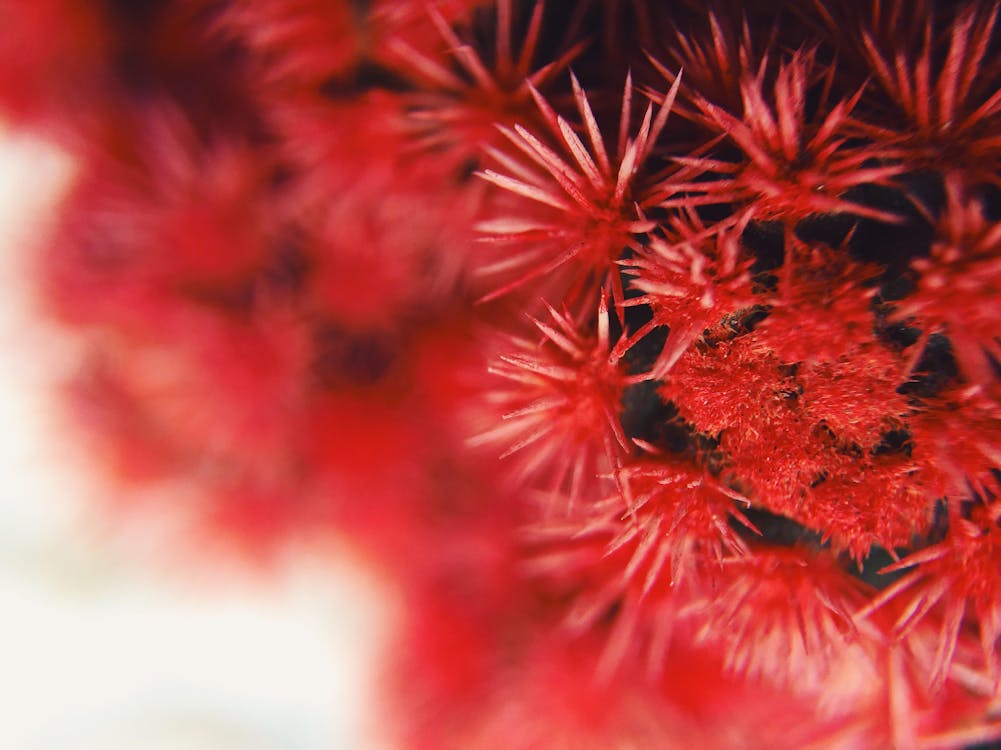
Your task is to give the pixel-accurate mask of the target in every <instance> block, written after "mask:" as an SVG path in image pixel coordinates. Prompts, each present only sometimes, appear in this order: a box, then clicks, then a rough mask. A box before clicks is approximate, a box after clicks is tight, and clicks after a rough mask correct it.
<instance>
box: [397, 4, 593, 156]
mask: <svg viewBox="0 0 1001 750" xmlns="http://www.w3.org/2000/svg"><path fill="white" fill-rule="evenodd" d="M428 7H429V10H428V13H429V17H430V19H431V20H432V21H433V23H434V25H435V28H436V29H437V31H438V33H439V34H440V35H441V38H442V42H443V44H444V45H445V47H444V54H442V55H437V56H434V57H430V56H427V55H424V54H422V53H421V52H420V51H418V50H416V49H414V48H413V47H411V46H409V45H408V44H406V43H404V42H402V41H398V42H397V43H396V44H395V45H393V46H392V47H391V49H392V52H393V54H394V55H395V56H396V58H397V60H398V61H397V66H398V68H399V70H400V72H401V74H402V75H405V76H407V77H409V78H412V79H414V80H415V81H416V83H417V84H418V85H419V86H420V87H421V91H420V92H418V93H417V94H416V95H415V96H414V97H413V102H412V104H411V107H412V112H411V119H412V121H413V124H414V126H415V127H416V128H417V129H418V131H419V133H420V143H421V147H422V148H424V149H427V150H439V151H441V150H444V151H451V152H455V154H454V157H453V158H455V159H456V160H457V161H458V162H462V161H464V160H465V161H468V160H470V159H472V160H473V161H474V162H475V160H476V159H478V157H479V155H480V154H481V153H482V151H483V149H484V148H486V147H489V146H491V145H496V144H498V142H499V141H500V140H502V138H501V136H500V133H499V132H498V126H500V125H506V126H511V125H513V124H514V123H515V122H521V123H525V122H526V121H528V122H530V121H531V119H532V116H533V105H532V102H531V99H532V96H531V90H532V89H533V87H534V88H536V89H538V88H541V87H543V86H545V84H547V83H548V82H549V81H550V80H551V79H552V78H554V77H555V76H556V75H558V74H559V73H561V72H562V71H563V69H564V68H565V67H566V66H567V65H569V64H570V62H571V61H572V60H573V59H574V58H575V57H577V56H578V55H579V54H580V52H581V49H582V48H583V45H582V44H577V45H574V46H572V47H570V49H568V50H567V51H566V52H564V53H563V54H561V55H560V56H559V58H558V59H556V60H554V61H552V62H548V63H546V64H545V65H542V66H540V67H538V68H537V69H533V61H534V59H535V57H536V52H537V49H536V48H537V45H538V43H539V35H540V33H541V30H542V22H543V15H544V5H543V3H542V2H536V3H535V5H534V6H533V8H532V14H531V17H530V19H529V20H528V25H527V28H526V29H525V40H524V42H523V43H522V45H521V48H520V50H518V51H517V55H516V54H515V50H514V49H513V47H512V45H513V44H514V37H515V35H514V24H515V19H514V18H513V8H512V3H511V0H497V2H496V24H497V31H496V38H495V40H494V49H493V50H491V52H492V53H493V58H494V59H493V66H492V68H491V67H490V66H489V65H488V63H485V62H484V54H481V53H480V52H478V51H477V49H476V47H475V46H474V45H472V44H465V43H463V41H462V40H461V39H460V38H459V36H458V35H457V34H456V32H455V31H454V30H453V29H452V27H451V26H450V25H449V24H448V23H447V22H446V20H445V19H444V18H443V17H442V15H441V13H440V12H438V11H437V10H435V9H434V6H428ZM438 58H441V59H438ZM453 61H454V64H452V65H450V63H453ZM453 67H458V71H457V72H455V71H453V70H452V68H453Z"/></svg>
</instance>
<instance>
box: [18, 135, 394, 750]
mask: <svg viewBox="0 0 1001 750" xmlns="http://www.w3.org/2000/svg"><path fill="white" fill-rule="evenodd" d="M73 168H74V165H73V163H72V161H71V160H70V159H69V158H68V157H67V156H66V155H64V154H62V153H60V152H59V151H57V150H56V149H55V148H54V147H52V146H51V145H49V144H46V143H44V142H40V141H38V140H34V139H31V138H27V137H25V136H22V135H18V134H13V133H11V132H6V131H3V130H0V665H2V667H0V716H2V717H3V718H2V719H0V748H5V749H8V750H70V749H72V750H126V749H128V750H228V749H230V748H232V749H233V750H236V749H237V748H238V749H239V750H279V749H280V750H321V748H322V749H323V750H332V749H340V748H345V749H349V750H382V748H385V747H387V746H388V745H387V744H386V742H385V741H384V740H381V739H380V738H379V737H378V732H377V729H378V721H377V718H378V717H377V716H376V715H375V712H374V711H373V703H374V701H375V700H376V698H377V690H378V686H377V676H376V671H377V663H378V653H379V644H380V641H381V639H382V638H383V636H384V634H385V632H386V624H387V623H388V622H389V620H390V619H391V615H390V612H389V606H388V604H387V603H386V601H385V599H386V597H385V594H384V593H383V592H382V591H381V590H380V588H379V585H378V583H377V582H376V581H374V580H372V579H371V577H366V575H365V573H364V572H363V571H362V570H361V569H360V568H359V567H358V566H357V565H356V564H352V561H351V558H350V555H349V554H348V553H347V551H345V552H344V554H343V560H340V559H337V553H336V552H335V561H334V564H333V565H331V561H330V559H329V557H328V558H325V559H324V560H323V561H320V560H312V559H310V558H309V556H308V554H307V553H306V552H305V551H304V552H303V553H302V555H301V556H299V557H296V556H295V555H293V559H290V560H288V561H287V563H286V564H285V565H282V566H278V568H277V569H274V570H269V571H268V572H267V574H261V573H260V572H257V573H252V572H250V571H246V570H243V571H240V570H239V569H238V567H239V566H235V565H234V566H233V567H232V568H231V569H225V570H218V571H214V572H213V573H212V574H211V575H209V576H208V577H204V576H198V575H196V574H195V572H194V569H195V566H194V565H193V566H191V569H186V568H185V567H184V566H183V565H182V566H173V565H171V566H168V565H166V564H165V563H166V562H167V560H168V559H169V550H163V549H159V548H158V546H159V545H162V544H164V543H166V542H165V541H164V540H165V539H168V538H169V534H160V533H159V530H158V529H157V528H156V527H155V524H153V525H152V526H150V525H149V524H147V525H145V526H143V525H140V524H138V523H137V524H136V525H135V527H134V528H133V527H132V526H130V527H129V529H128V533H124V534H123V533H122V530H121V529H116V530H114V531H113V530H111V529H106V528H104V527H103V524H102V523H101V521H100V519H99V518H97V517H95V513H94V511H93V508H94V507H96V506H95V504H94V503H93V500H95V497H94V496H95V494H97V493H100V492H102V489H101V481H100V480H99V479H98V478H97V476H96V471H94V470H92V469H91V468H89V467H88V464H87V460H86V450H85V448H86V446H80V445H79V441H80V440H81V438H82V437H83V436H81V435H80V434H79V433H74V432H72V431H71V430H68V429H66V428H65V427H64V423H65V419H64V415H63V414H61V413H60V407H59V405H58V402H57V398H56V396H57V389H58V385H59V383H60V381H61V380H62V378H63V377H64V376H65V374H66V373H67V372H68V371H70V369H69V368H72V367H73V366H74V361H75V360H74V351H73V346H72V341H71V340H69V339H66V338H64V337H62V336H60V333H59V331H57V330H55V329H53V328H52V327H51V326H48V325H47V324H46V323H45V322H44V320H43V319H42V318H41V317H40V316H39V314H38V312H37V310H36V309H35V304H34V300H33V296H32V289H31V288H30V286H29V284H28V280H29V279H30V278H31V277H30V274H28V273H27V272H26V263H27V262H28V261H29V260H30V252H31V249H32V246H33V244H34V243H36V242H37V241H38V240H39V238H40V237H41V236H43V234H44V232H45V230H46V222H47V219H48V218H49V217H50V216H51V215H52V211H53V209H54V207H55V205H56V204H57V202H58V200H59V198H60V195H61V194H62V192H63V191H64V190H65V189H66V187H67V186H68V185H69V183H70V181H71V180H72V177H73ZM81 447H82V448H83V450H81ZM168 568H169V570H168Z"/></svg>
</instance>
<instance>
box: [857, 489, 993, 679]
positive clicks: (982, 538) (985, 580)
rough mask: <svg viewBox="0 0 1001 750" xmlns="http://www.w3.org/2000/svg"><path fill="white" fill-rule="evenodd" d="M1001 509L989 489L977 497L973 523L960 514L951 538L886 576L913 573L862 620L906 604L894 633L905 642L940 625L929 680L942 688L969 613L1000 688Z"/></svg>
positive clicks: (890, 569)
mask: <svg viewBox="0 0 1001 750" xmlns="http://www.w3.org/2000/svg"><path fill="white" fill-rule="evenodd" d="M999 517H1001V504H999V503H998V502H997V501H996V499H995V494H994V492H992V491H991V490H987V491H986V492H985V496H974V498H973V500H972V508H971V509H970V511H969V518H963V517H962V516H961V515H960V513H959V512H958V511H957V512H955V513H954V514H953V517H952V519H951V527H950V529H949V533H948V536H947V538H946V539H945V540H944V541H942V542H939V543H938V544H935V545H932V546H931V547H927V548H925V549H923V550H920V551H919V552H915V553H913V554H911V555H909V556H908V557H906V558H905V559H903V560H901V561H900V562H899V563H896V564H894V565H891V566H888V567H887V568H886V569H885V570H884V572H893V571H897V570H906V569H908V568H912V569H913V570H910V571H909V572H908V573H907V574H906V575H905V576H904V577H903V578H901V579H900V580H898V581H897V582H896V583H894V584H892V585H890V586H889V587H888V588H887V589H886V590H885V591H883V592H882V593H880V594H879V595H878V596H877V597H875V598H874V599H873V600H872V601H871V602H870V603H869V604H868V606H867V607H866V608H865V609H863V610H862V611H861V612H860V613H859V616H865V615H868V614H870V613H872V612H874V611H875V610H877V609H879V608H880V607H883V606H885V605H886V604H887V603H888V602H891V601H894V600H897V599H898V598H899V599H901V600H905V602H904V603H903V604H901V606H899V607H898V608H897V611H899V616H898V617H897V620H896V623H895V624H894V634H895V635H896V636H897V637H901V638H903V637H906V636H907V635H908V634H909V633H910V632H911V631H912V630H913V629H914V628H915V627H916V626H917V625H918V624H919V623H920V622H921V621H922V619H924V618H926V617H930V616H932V613H934V616H935V617H936V621H940V625H939V626H938V627H939V628H940V629H939V638H938V647H937V649H936V651H935V659H934V663H933V665H932V671H931V674H930V676H929V679H930V681H931V684H932V685H934V686H941V684H942V682H943V681H944V680H945V679H946V677H947V676H948V674H949V671H950V668H951V667H952V663H953V660H954V659H955V657H956V649H957V644H958V641H959V639H960V631H961V629H962V628H963V625H964V622H968V621H969V620H968V618H967V612H969V614H970V615H971V616H972V618H973V619H974V620H975V622H976V623H977V626H978V629H979V636H980V645H981V647H982V649H983V657H982V658H983V661H982V667H983V668H984V669H985V671H986V674H987V676H988V677H989V679H990V681H991V683H992V685H993V690H994V691H995V693H996V691H997V690H998V687H999V684H1001V657H999V654H998V639H999V638H1001V606H999V601H1001V599H999V598H1001V527H999V525H998V519H999Z"/></svg>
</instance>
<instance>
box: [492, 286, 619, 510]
mask: <svg viewBox="0 0 1001 750" xmlns="http://www.w3.org/2000/svg"><path fill="white" fill-rule="evenodd" d="M549 313H550V318H551V322H548V321H547V322H543V321H538V320H536V321H533V322H534V323H535V326H536V327H537V328H538V329H539V331H540V332H541V333H542V336H543V341H542V345H541V346H540V344H539V342H537V341H533V340H531V339H524V338H515V337H511V338H509V339H508V340H507V342H506V343H507V347H510V348H509V351H507V352H504V353H502V354H500V355H499V361H497V362H496V363H495V364H494V365H492V366H491V367H490V372H491V373H492V374H494V375H496V376H499V377H500V378H502V379H503V380H504V381H506V382H505V383H504V385H502V386H500V387H499V388H497V389H496V390H493V391H491V392H488V393H486V394H485V398H486V400H487V402H488V403H489V404H490V405H491V406H493V407H494V409H496V411H495V412H492V414H491V421H493V420H495V419H496V418H497V417H500V419H501V420H502V422H501V424H500V425H498V426H496V427H492V428H491V429H489V430H488V431H487V432H484V433H483V434H481V435H479V436H477V437H476V438H475V440H474V442H475V443H478V444H484V443H485V444H493V445H500V446H505V447H506V448H507V449H506V450H505V451H503V455H504V456H509V455H513V454H518V461H519V464H520V466H519V470H518V473H519V475H520V476H521V478H522V481H526V482H527V481H531V482H533V483H535V484H536V485H537V486H540V487H543V488H545V489H546V490H547V491H548V492H550V493H551V494H552V495H553V496H554V498H555V497H556V496H557V495H559V494H563V493H565V495H566V498H567V502H569V503H570V504H571V505H574V504H576V503H577V502H579V501H580V500H581V498H582V497H583V496H585V495H588V496H592V497H593V494H592V493H593V487H594V485H595V483H596V481H597V480H598V479H599V476H600V475H602V474H604V473H606V472H608V471H611V470H612V469H615V468H617V467H618V465H619V463H620V461H621V456H622V454H623V453H624V452H627V451H628V450H629V442H628V440H627V439H626V436H625V434H624V433H623V431H622V426H621V425H620V423H619V416H618V411H619V402H620V401H621V399H622V392H623V389H624V388H625V387H626V385H627V384H628V383H629V382H631V381H635V380H636V378H635V377H631V376H628V375H627V374H626V373H625V372H624V371H623V369H622V365H621V364H620V361H621V359H622V356H623V354H624V353H625V352H626V350H627V349H628V346H629V342H628V340H620V341H619V342H618V343H617V344H615V346H614V347H613V346H612V344H611V341H610V339H609V315H610V313H609V311H608V309H607V303H606V302H605V301H604V298H602V303H601V306H600V307H599V310H598V319H597V322H596V326H597V330H596V332H595V333H593V334H588V333H584V332H581V331H579V330H578V329H577V327H576V326H575V325H574V323H573V320H572V318H571V317H570V315H569V313H568V312H566V311H563V312H557V311H556V310H554V309H552V308H550V309H549ZM526 449H530V450H526Z"/></svg>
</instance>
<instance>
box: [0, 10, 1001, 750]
mask: <svg viewBox="0 0 1001 750" xmlns="http://www.w3.org/2000/svg"><path fill="white" fill-rule="evenodd" d="M84 5H86V7H83V5H80V4H77V3H72V2H68V1H67V0H35V2H32V3H16V2H11V1H9V0H7V1H4V2H0V7H3V9H4V13H3V17H4V29H3V30H0V50H3V56H4V60H5V66H4V68H5V71H6V72H4V73H2V74H0V111H2V112H3V115H4V117H5V118H7V119H8V120H10V121H11V122H14V123H18V124H20V125H22V126H24V127H30V128H33V129H34V130H36V131H37V132H41V133H43V134H45V135H46V136H47V137H49V138H52V139H55V140H57V141H58V142H59V143H61V144H62V145H63V146H64V147H65V148H66V149H68V150H70V151H72V152H73V153H74V154H76V156H77V157H78V161H79V165H80V167H79V175H78V179H77V182H76V184H75V186H74V188H73V190H72V192H71V193H70V195H69V197H68V198H67V200H66V203H65V205H64V206H63V207H62V209H61V214H60V216H59V219H58V225H57V227H56V231H55V232H54V233H53V236H52V238H51V241H50V242H48V244H47V245H46V246H45V247H44V249H43V251H42V252H41V253H40V254H39V256H38V259H37V260H38V262H37V273H38V281H39V283H40V285H41V287H42V289H43V291H44V294H45V299H46V300H47V302H48V304H49V308H50V310H51V312H52V314H53V315H55V316H57V317H58V318H59V319H61V320H63V321H64V322H65V323H66V324H67V325H69V326H72V327H73V328H74V329H75V330H76V331H78V335H79V336H80V337H81V339H82V340H84V341H85V342H86V351H87V357H86V360H85V362H84V363H83V364H82V366H81V374H80V377H79V378H78V379H77V380H76V381H75V382H74V383H73V384H72V387H71V389H70V395H71V396H72V399H73V403H74V405H75V409H76V413H77V414H79V416H80V419H81V422H82V423H83V424H84V426H85V427H86V428H87V429H89V430H90V433H89V434H90V435H91V436H93V437H94V438H95V450H96V451H100V452H101V453H102V455H103V457H104V458H105V459H106V460H107V461H108V462H109V464H110V465H111V466H113V467H114V469H115V471H116V472H117V476H119V477H120V478H121V481H122V482H123V483H125V482H128V483H141V484H142V485H143V486H151V485H152V486H156V487H160V488H163V489H164V492H158V493H153V494H152V497H154V498H160V499H162V498H163V497H165V496H167V497H170V498H171V499H172V502H174V503H175V505H176V507H174V508H173V509H172V510H173V511H174V512H180V513H184V514H186V516H187V517H189V518H190V519H192V520H194V521H196V522H197V523H196V524H195V527H196V528H198V529H199V533H200V534H201V535H202V538H205V539H213V540H216V541H218V540H224V541H226V542H227V543H234V544H238V545H240V547H241V548H242V549H243V550H244V551H246V552H249V553H250V554H253V555H268V554H270V553H272V552H274V551H275V550H277V549H280V548H281V547H282V545H283V543H286V542H287V541H288V540H289V539H290V538H295V539H303V538H308V539H311V540H314V541H315V540H319V541H320V542H322V541H323V540H325V539H326V540H329V538H330V535H331V534H335V535H339V536H341V537H342V538H349V539H351V540H352V541H353V543H354V544H356V545H357V546H358V547H359V548H360V549H362V550H364V552H365V554H367V555H368V557H369V559H371V561H372V564H373V565H376V566H380V567H381V568H382V570H384V571H385V572H386V573H387V574H388V576H389V577H390V578H391V579H392V580H393V581H395V582H396V584H397V585H398V586H399V589H400V591H401V592H402V596H403V599H404V601H405V602H406V608H405V614H406V617H405V618H404V623H403V627H402V628H401V631H400V633H399V644H398V650H397V651H394V653H393V655H392V656H391V657H390V659H389V662H390V665H391V667H390V669H388V670H387V686H388V688H390V689H389V691H388V695H389V696H390V698H389V701H388V705H387V706H386V710H387V711H389V712H392V715H393V716H394V717H395V723H394V727H395V731H396V732H397V733H398V736H399V741H400V743H401V745H402V746H404V747H412V748H429V750H430V749H435V750H437V749H439V748H455V749H457V750H458V749H459V748H470V747H476V748H517V749H521V750H529V749H530V748H531V749H533V750H536V749H540V748H547V749H548V748H627V747H629V748H658V749H660V748H671V747H719V748H729V747H733V748H737V747H742V748H747V747H753V748H757V747H761V748H766V747H767V748H802V747H812V748H856V747H874V748H875V747H894V748H898V749H899V750H904V749H907V748H918V747H922V748H961V747H964V746H966V745H972V744H974V743H983V742H989V741H991V740H993V739H996V738H998V737H1001V654H999V648H1001V192H999V190H1001V64H999V62H998V60H999V59H1001V57H999V55H998V52H999V49H1001V28H999V27H1001V20H999V19H998V15H999V12H1001V11H999V8H1001V6H999V4H998V2H996V0H960V1H959V2H954V3H945V2H934V1H933V0H927V1H923V2H916V3H911V2H905V0H871V2H851V1H849V0H813V2H805V3H804V2H786V1H784V0H771V1H770V2H763V3H755V4H749V5H748V6H747V7H744V4H742V3H737V2H729V1H728V0H713V2H709V3H708V7H707V6H706V4H705V3H697V2H690V3H689V2H677V3H660V2H654V1H653V0H632V1H631V2H619V1H618V0H572V1H570V2H565V3H549V4H546V3H545V2H544V1H543V0H372V1H371V2H352V1H350V0H164V1H163V2H142V3H125V2H118V1H116V0H101V1H100V2H94V3H89V4H84ZM168 490H172V491H171V492H168Z"/></svg>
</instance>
